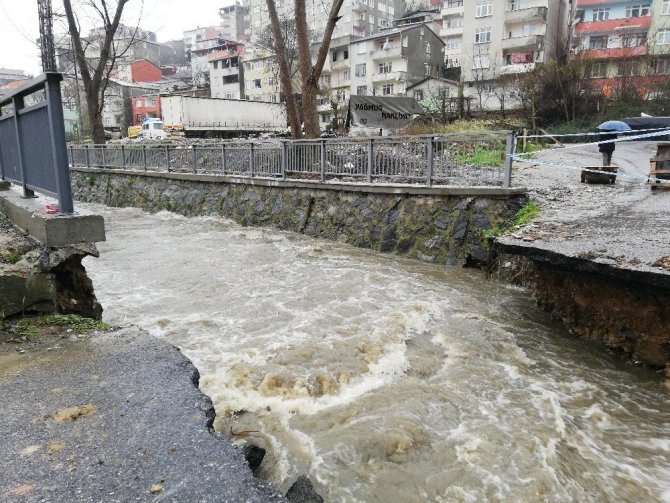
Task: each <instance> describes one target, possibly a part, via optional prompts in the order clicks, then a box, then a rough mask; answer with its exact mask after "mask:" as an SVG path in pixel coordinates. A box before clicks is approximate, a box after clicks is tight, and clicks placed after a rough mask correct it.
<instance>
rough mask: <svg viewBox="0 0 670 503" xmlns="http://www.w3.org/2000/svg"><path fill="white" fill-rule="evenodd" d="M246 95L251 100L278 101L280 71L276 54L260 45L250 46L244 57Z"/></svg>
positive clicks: (243, 70)
mask: <svg viewBox="0 0 670 503" xmlns="http://www.w3.org/2000/svg"><path fill="white" fill-rule="evenodd" d="M242 72H243V75H244V97H245V98H246V99H247V100H251V101H268V102H272V103H278V102H279V97H280V86H279V73H278V69H277V65H276V64H275V57H274V55H273V54H272V53H271V52H270V51H268V50H267V49H264V48H262V47H259V46H253V45H252V46H248V47H247V50H246V52H245V53H244V55H243V57H242Z"/></svg>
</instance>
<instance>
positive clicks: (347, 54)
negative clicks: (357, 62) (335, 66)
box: [343, 49, 349, 59]
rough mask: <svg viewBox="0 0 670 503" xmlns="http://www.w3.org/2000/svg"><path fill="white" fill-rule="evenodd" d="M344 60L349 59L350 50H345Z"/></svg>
mask: <svg viewBox="0 0 670 503" xmlns="http://www.w3.org/2000/svg"><path fill="white" fill-rule="evenodd" d="M343 59H349V49H345V50H344V58H343Z"/></svg>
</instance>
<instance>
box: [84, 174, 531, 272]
mask: <svg viewBox="0 0 670 503" xmlns="http://www.w3.org/2000/svg"><path fill="white" fill-rule="evenodd" d="M72 183H73V191H74V194H75V198H76V199H78V200H80V201H84V202H96V203H103V204H106V205H108V206H118V207H138V208H142V209H144V210H147V211H150V212H156V211H160V210H169V211H172V212H175V213H178V214H182V215H185V216H198V215H221V216H224V217H227V218H230V219H232V220H234V221H236V222H238V223H240V224H242V225H249V226H264V227H272V228H276V229H281V230H288V231H293V232H299V233H304V234H306V235H309V236H313V237H318V238H323V239H329V240H336V241H340V242H344V243H348V244H352V245H354V246H358V247H361V248H369V249H372V250H376V251H380V252H387V253H396V254H399V255H404V256H408V257H413V258H417V259H420V260H424V261H428V262H435V263H440V264H446V265H477V264H483V263H485V262H486V261H487V260H488V256H489V253H488V249H487V247H486V246H485V244H484V241H483V239H482V232H483V231H484V230H486V229H491V228H494V227H504V226H505V225H506V224H509V223H510V222H511V221H513V219H514V215H515V213H516V212H517V211H518V209H519V208H520V207H521V206H523V204H524V203H525V202H526V201H527V196H526V194H525V191H524V190H516V191H505V190H503V189H494V188H491V189H486V188H480V189H473V190H467V189H463V188H461V189H459V190H454V191H449V190H437V189H426V190H424V191H422V190H420V189H417V188H411V189H406V190H405V189H402V188H397V187H395V188H393V189H390V188H389V187H388V186H386V187H382V188H379V187H375V186H369V187H367V188H364V187H361V186H355V185H344V184H342V185H337V186H336V185H335V184H320V183H309V182H300V183H297V182H291V181H279V180H259V179H252V180H248V179H247V180H243V179H237V180H234V179H231V177H214V176H210V177H207V176H206V175H191V176H189V175H180V174H170V173H161V174H156V173H149V174H145V173H142V172H119V171H113V170H100V169H87V168H75V169H73V172H72ZM334 187H336V188H334Z"/></svg>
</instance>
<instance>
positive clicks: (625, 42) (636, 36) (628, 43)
mask: <svg viewBox="0 0 670 503" xmlns="http://www.w3.org/2000/svg"><path fill="white" fill-rule="evenodd" d="M646 44H647V34H646V33H631V34H628V35H622V36H621V47H640V46H643V45H646Z"/></svg>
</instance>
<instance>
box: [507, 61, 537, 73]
mask: <svg viewBox="0 0 670 503" xmlns="http://www.w3.org/2000/svg"><path fill="white" fill-rule="evenodd" d="M533 68H535V63H517V64H511V65H503V66H501V67H500V75H516V74H519V73H527V72H530V71H532V70H533Z"/></svg>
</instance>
